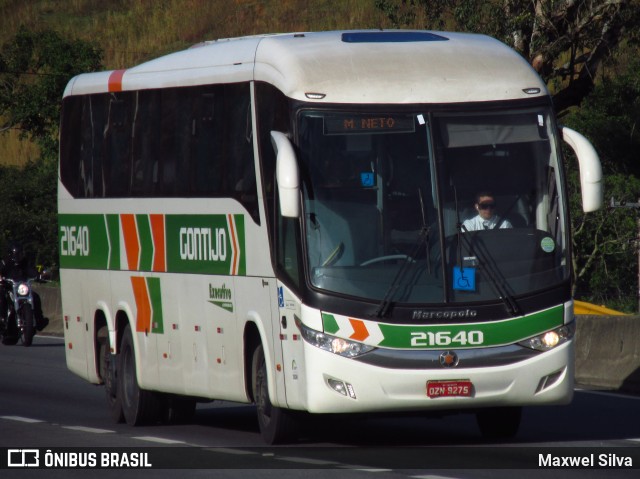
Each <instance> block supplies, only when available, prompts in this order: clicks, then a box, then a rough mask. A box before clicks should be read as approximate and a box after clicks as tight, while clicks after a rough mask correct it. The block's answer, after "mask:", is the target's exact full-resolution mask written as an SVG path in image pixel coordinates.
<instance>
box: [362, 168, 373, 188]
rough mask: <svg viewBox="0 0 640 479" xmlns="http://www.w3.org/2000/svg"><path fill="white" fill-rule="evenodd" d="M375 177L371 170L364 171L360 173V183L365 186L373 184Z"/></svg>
mask: <svg viewBox="0 0 640 479" xmlns="http://www.w3.org/2000/svg"><path fill="white" fill-rule="evenodd" d="M375 182H376V177H375V175H374V174H373V172H371V171H365V172H362V173H360V184H361V185H362V186H364V187H365V188H370V187H372V186H375Z"/></svg>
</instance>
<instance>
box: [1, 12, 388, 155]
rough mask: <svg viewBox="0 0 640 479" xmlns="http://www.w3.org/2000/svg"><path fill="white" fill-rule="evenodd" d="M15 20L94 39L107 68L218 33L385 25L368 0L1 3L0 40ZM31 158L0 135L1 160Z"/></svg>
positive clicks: (31, 150) (28, 150)
mask: <svg viewBox="0 0 640 479" xmlns="http://www.w3.org/2000/svg"><path fill="white" fill-rule="evenodd" d="M20 25H25V26H27V27H28V28H29V29H32V30H39V29H52V30H55V31H57V32H60V33H61V34H63V35H64V36H68V37H70V38H74V37H75V38H81V39H83V40H90V41H93V42H95V43H96V44H98V45H99V46H100V47H101V48H102V49H103V51H104V65H105V69H115V68H127V67H131V66H133V65H136V64H138V63H140V62H142V61H145V60H148V59H151V58H154V57H157V56H160V55H162V54H165V53H169V52H172V51H176V50H181V49H184V48H187V47H189V46H190V45H193V44H194V43H198V42H201V41H203V40H213V39H216V38H227V37H235V36H244V35H253V34H258V33H273V32H286V31H309V30H330V29H342V28H379V27H387V26H388V24H387V20H386V19H385V18H384V17H383V16H382V15H381V14H380V12H379V11H378V10H376V8H375V7H374V0H153V1H151V0H26V1H25V0H0V44H2V45H4V44H5V43H6V42H7V41H9V40H10V39H12V38H13V36H14V35H15V33H16V31H17V29H18V27H19V26H20ZM37 155H38V151H37V149H36V148H35V147H34V146H33V145H31V144H29V143H27V142H24V141H20V140H19V138H18V134H17V132H10V131H7V132H2V133H0V164H12V165H16V164H17V165H20V164H23V163H24V162H26V161H28V160H29V159H31V158H36V157H37Z"/></svg>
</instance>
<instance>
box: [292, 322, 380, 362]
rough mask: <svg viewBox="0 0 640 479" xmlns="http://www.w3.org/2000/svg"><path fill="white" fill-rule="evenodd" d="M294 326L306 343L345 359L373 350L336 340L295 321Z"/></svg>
mask: <svg viewBox="0 0 640 479" xmlns="http://www.w3.org/2000/svg"><path fill="white" fill-rule="evenodd" d="M296 324H297V325H298V328H300V332H301V333H302V338H303V339H304V340H305V341H306V342H307V343H309V344H311V345H312V346H315V347H316V348H320V349H323V350H325V351H329V352H330V353H333V354H338V355H340V356H344V357H347V358H355V357H357V356H361V355H362V354H365V353H368V352H369V351H372V350H374V349H375V348H374V347H373V346H369V345H367V344H363V343H358V342H356V341H350V340H348V339H344V338H338V337H336V336H331V335H330V334H325V333H323V332H321V331H316V330H315V329H311V328H309V327H307V326H305V325H304V324H302V322H301V321H296Z"/></svg>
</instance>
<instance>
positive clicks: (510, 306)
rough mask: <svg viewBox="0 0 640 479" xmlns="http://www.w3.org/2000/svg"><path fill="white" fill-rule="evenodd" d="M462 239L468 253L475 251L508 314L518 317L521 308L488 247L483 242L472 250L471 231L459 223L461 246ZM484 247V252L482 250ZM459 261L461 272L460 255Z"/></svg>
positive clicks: (477, 259) (480, 264)
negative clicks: (510, 291) (487, 249)
mask: <svg viewBox="0 0 640 479" xmlns="http://www.w3.org/2000/svg"><path fill="white" fill-rule="evenodd" d="M460 233H462V234H460ZM460 238H464V242H465V245H466V247H467V249H468V251H469V252H471V251H473V254H474V255H475V257H476V261H477V262H478V265H479V266H480V267H481V268H482V271H484V272H485V273H486V276H487V278H488V279H489V284H490V285H491V287H492V288H493V290H494V292H495V293H496V295H497V296H498V297H499V298H500V299H501V300H502V302H503V303H504V305H505V307H506V309H507V312H508V313H509V314H511V315H512V316H518V315H519V314H520V307H519V306H518V303H517V302H516V300H515V298H514V297H513V296H512V295H511V294H510V293H509V291H508V286H507V285H505V284H504V276H503V275H502V273H501V272H500V268H499V267H498V266H497V265H496V264H495V261H494V260H493V257H492V256H491V253H489V251H486V246H484V244H482V243H481V242H476V243H475V245H474V246H475V248H473V249H472V248H471V241H470V240H469V231H468V230H467V229H466V228H465V227H464V225H462V224H460V223H458V244H460ZM483 246H484V250H482V247H483ZM460 249H461V247H460ZM458 261H459V267H460V271H462V267H463V265H462V257H461V255H460V254H458Z"/></svg>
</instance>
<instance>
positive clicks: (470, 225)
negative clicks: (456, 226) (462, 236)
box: [462, 191, 512, 231]
mask: <svg viewBox="0 0 640 479" xmlns="http://www.w3.org/2000/svg"><path fill="white" fill-rule="evenodd" d="M474 208H475V209H476V211H477V212H478V214H477V215H476V216H474V217H473V218H471V219H468V220H465V221H464V223H462V226H463V231H479V230H491V229H494V228H495V227H496V226H498V228H499V229H504V228H512V226H511V223H509V220H507V219H501V218H500V217H499V216H498V215H497V214H496V200H495V198H494V196H493V194H492V193H491V192H490V191H481V192H480V193H478V194H477V195H476V202H475V204H474Z"/></svg>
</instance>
